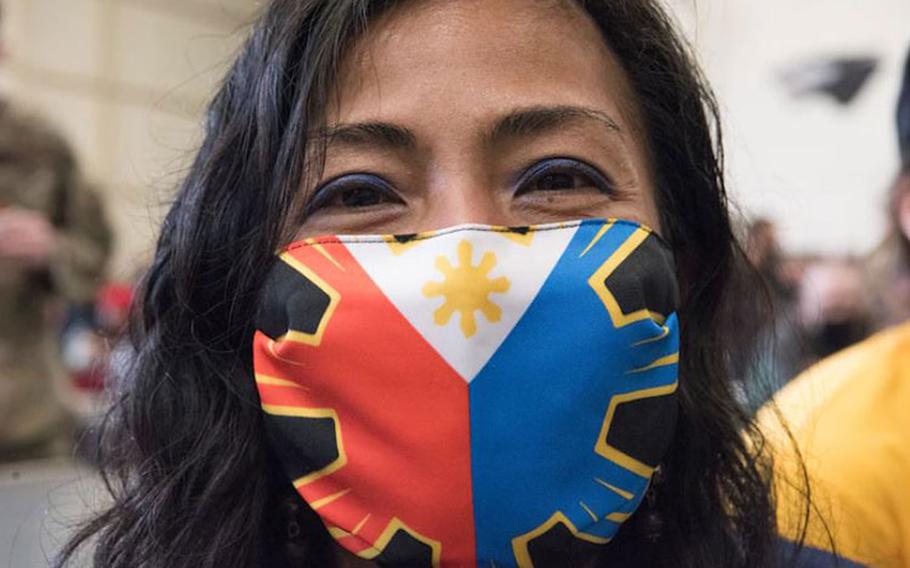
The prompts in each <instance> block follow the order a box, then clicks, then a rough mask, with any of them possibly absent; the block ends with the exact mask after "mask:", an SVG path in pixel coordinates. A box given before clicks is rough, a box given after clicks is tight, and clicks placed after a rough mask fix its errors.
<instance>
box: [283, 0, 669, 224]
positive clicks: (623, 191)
mask: <svg viewBox="0 0 910 568" xmlns="http://www.w3.org/2000/svg"><path fill="white" fill-rule="evenodd" d="M330 100H332V101H333V103H334V104H333V106H332V107H331V108H329V109H328V111H327V115H326V124H327V129H326V131H325V132H324V133H320V134H319V135H323V136H326V143H327V146H326V154H325V168H324V171H323V172H322V175H321V176H318V179H317V180H315V182H314V183H312V185H309V186H308V187H306V188H304V190H305V194H306V196H307V203H308V204H307V213H306V214H305V217H304V222H303V224H302V225H301V226H300V229H299V232H298V237H299V238H302V237H306V236H313V235H317V234H327V233H414V232H420V231H426V230H432V229H438V228H442V227H447V226H452V225H457V224H461V223H484V224H491V225H508V226H521V225H531V224H539V223H547V222H553V221H563V220H570V219H579V218H586V217H621V218H625V219H630V220H634V221H638V222H641V223H644V224H646V225H649V226H651V227H653V228H655V229H658V230H659V227H658V213H657V208H656V205H655V197H654V183H653V176H652V175H651V171H650V168H649V163H648V153H647V148H646V143H645V140H644V135H643V131H644V129H643V128H642V125H641V119H640V117H639V115H638V111H637V105H636V101H635V96H634V94H633V92H632V89H631V87H630V85H629V83H628V80H627V78H626V75H625V73H624V72H623V70H622V68H621V66H620V64H619V62H618V60H617V59H616V57H614V56H613V54H612V53H611V52H610V50H609V49H608V47H607V45H606V43H605V42H604V41H603V39H602V37H601V34H600V31H599V30H598V28H597V26H596V24H595V23H594V22H593V21H592V20H591V19H590V17H589V16H588V15H587V14H586V13H585V12H584V11H583V10H582V9H581V8H580V7H578V6H577V4H576V3H575V2H569V1H547V2H544V1H530V0H460V1H428V2H420V3H412V2H408V3H404V4H402V5H401V6H400V7H397V8H394V9H392V10H391V11H390V12H388V13H386V14H385V15H383V16H382V17H381V18H380V19H378V20H377V21H376V22H374V23H373V25H372V26H371V28H370V30H369V32H368V33H367V34H366V35H365V36H364V37H362V38H361V39H360V40H359V41H358V42H357V43H356V44H355V46H354V48H353V49H352V50H351V52H350V53H349V54H348V55H347V56H346V58H345V60H344V62H343V65H342V67H341V69H340V74H339V77H338V84H337V92H335V93H334V94H333V96H332V97H331V98H330Z"/></svg>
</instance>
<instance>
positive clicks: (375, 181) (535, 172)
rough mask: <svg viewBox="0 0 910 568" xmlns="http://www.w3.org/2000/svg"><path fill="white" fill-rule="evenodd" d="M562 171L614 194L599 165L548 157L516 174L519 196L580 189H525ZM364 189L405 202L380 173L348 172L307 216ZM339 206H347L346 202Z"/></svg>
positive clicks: (315, 199)
mask: <svg viewBox="0 0 910 568" xmlns="http://www.w3.org/2000/svg"><path fill="white" fill-rule="evenodd" d="M558 174H566V175H571V176H573V177H574V176H581V177H582V178H586V179H587V180H588V181H589V182H591V183H590V184H584V185H582V186H580V187H588V186H593V187H595V188H596V189H597V190H598V191H600V192H601V193H604V194H606V195H612V194H613V193H614V184H613V182H612V180H610V178H609V177H608V176H606V175H604V174H603V173H601V171H600V170H599V169H598V168H596V167H594V166H591V165H590V164H587V163H586V162H583V161H580V160H576V159H573V158H546V159H543V160H538V161H537V162H535V163H534V164H533V165H531V166H530V167H528V168H525V169H524V170H523V171H522V172H521V173H520V174H519V175H518V176H516V179H515V181H514V182H513V184H512V185H513V187H514V188H515V190H514V191H515V196H516V197H518V196H521V195H524V194H526V193H529V192H533V191H576V190H577V189H578V187H573V188H569V189H562V188H558V189H535V188H533V187H532V188H531V189H529V190H528V189H525V188H527V187H529V186H531V185H532V184H534V183H539V182H540V181H541V180H543V179H544V178H546V177H547V176H552V175H558ZM363 189H367V190H373V191H378V192H379V194H380V195H378V196H376V197H378V198H379V199H380V203H397V204H403V203H404V202H403V201H402V199H401V198H400V197H398V195H397V194H396V193H395V190H394V189H393V187H392V185H391V184H390V183H388V182H387V181H385V180H384V179H382V178H381V177H379V176H377V175H374V174H368V173H354V174H345V175H343V176H340V177H337V178H335V179H332V180H329V181H328V182H326V183H324V184H322V185H321V186H320V187H318V188H317V189H316V190H315V191H314V192H313V196H312V198H311V199H310V201H309V203H308V204H307V206H306V209H305V211H304V215H303V217H304V218H307V217H309V216H310V215H311V214H313V213H314V212H316V211H318V210H319V209H323V208H325V207H327V206H333V205H334V203H333V202H334V201H336V200H339V199H343V198H344V197H345V192H354V191H358V190H363ZM338 205H339V206H341V207H345V206H344V205H343V204H338ZM375 205H377V204H370V205H365V206H360V208H366V207H370V206H375ZM351 208H358V206H352V207H351Z"/></svg>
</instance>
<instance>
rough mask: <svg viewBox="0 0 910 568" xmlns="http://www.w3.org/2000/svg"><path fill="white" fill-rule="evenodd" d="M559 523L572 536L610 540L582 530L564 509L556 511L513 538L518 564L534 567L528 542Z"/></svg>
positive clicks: (586, 539) (594, 540)
mask: <svg viewBox="0 0 910 568" xmlns="http://www.w3.org/2000/svg"><path fill="white" fill-rule="evenodd" d="M559 523H562V524H563V525H564V526H565V527H566V528H567V529H569V532H570V533H572V536H574V537H575V538H578V539H581V540H584V541H587V542H590V543H593V544H607V543H608V542H610V539H609V538H604V537H600V536H595V535H593V534H588V533H584V532H581V531H580V530H578V528H577V527H576V526H575V525H574V524H572V521H570V520H569V519H568V517H566V515H565V514H564V513H563V512H562V511H556V512H555V513H553V516H551V517H550V518H549V519H547V520H546V522H544V523H543V524H542V525H540V526H539V527H537V528H536V529H534V530H532V531H531V532H528V533H525V534H523V535H521V536H516V537H515V538H513V539H512V552H513V553H514V554H515V560H516V561H517V562H518V565H519V566H520V567H521V568H533V567H534V562H533V561H532V560H531V554H530V553H529V552H528V544H530V542H531V541H532V540H534V539H535V538H537V537H539V536H541V535H544V534H546V533H547V531H549V530H550V529H552V528H553V527H554V526H556V525H557V524H559Z"/></svg>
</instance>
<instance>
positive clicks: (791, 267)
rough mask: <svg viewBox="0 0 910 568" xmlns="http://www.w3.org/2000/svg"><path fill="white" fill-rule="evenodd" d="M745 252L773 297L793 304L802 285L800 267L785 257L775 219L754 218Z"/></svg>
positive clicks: (778, 300) (786, 304)
mask: <svg viewBox="0 0 910 568" xmlns="http://www.w3.org/2000/svg"><path fill="white" fill-rule="evenodd" d="M746 254H747V255H748V257H749V260H750V261H751V262H752V265H753V266H754V267H755V269H756V270H758V272H759V274H760V275H761V276H762V277H763V278H764V279H765V282H766V283H767V284H768V287H769V288H770V292H771V294H772V296H773V297H774V300H775V301H777V302H781V303H783V305H784V306H785V307H787V306H789V305H790V304H792V302H793V301H794V300H795V299H796V295H797V292H798V289H799V277H800V274H799V267H798V266H796V265H795V263H794V262H793V261H792V260H791V259H788V258H787V257H785V255H784V252H783V250H782V249H781V245H780V240H779V238H778V234H777V225H776V224H775V223H774V221H772V220H771V219H768V218H766V217H759V218H757V219H755V220H754V221H752V223H751V224H750V225H749V229H748V231H747V232H746Z"/></svg>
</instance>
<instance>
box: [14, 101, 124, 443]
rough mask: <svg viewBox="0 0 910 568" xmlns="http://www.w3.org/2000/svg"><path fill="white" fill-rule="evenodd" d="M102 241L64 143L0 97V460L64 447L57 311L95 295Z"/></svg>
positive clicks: (100, 214) (94, 199) (99, 210)
mask: <svg viewBox="0 0 910 568" xmlns="http://www.w3.org/2000/svg"><path fill="white" fill-rule="evenodd" d="M110 248H111V234H110V230H109V228H108V225H107V222H106V220H105V215H104V210H103V207H102V204H101V202H100V200H99V198H98V195H97V194H96V192H95V191H94V190H93V189H92V187H90V186H89V185H88V184H87V183H86V182H85V180H84V179H83V178H82V176H81V174H80V172H79V168H78V165H77V163H76V160H75V158H74V155H73V152H72V151H71V150H70V148H69V146H68V145H67V143H66V142H65V141H64V140H63V139H62V138H61V136H60V135H59V134H57V133H56V132H55V131H54V129H53V128H52V127H50V126H49V125H48V124H46V123H44V122H43V121H41V120H40V119H38V118H36V117H31V116H26V115H25V114H22V113H20V112H18V111H17V110H16V108H15V107H14V106H13V105H12V104H11V103H10V102H9V101H7V100H5V99H2V98H0V461H10V460H19V459H25V458H34V457H44V456H48V455H53V454H55V453H60V452H65V451H66V450H67V448H68V445H69V443H70V440H71V434H70V431H71V429H70V426H69V420H68V418H67V416H66V413H65V411H64V406H63V403H62V401H61V394H62V391H63V390H65V388H66V383H65V382H64V374H63V369H62V366H61V362H60V350H59V337H60V329H61V323H62V316H63V312H64V310H65V309H66V307H67V305H74V306H81V305H90V304H92V303H93V301H94V297H95V292H96V289H97V287H98V285H99V283H100V282H101V279H102V275H103V273H104V268H105V263H106V261H107V258H108V255H109V253H110Z"/></svg>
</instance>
